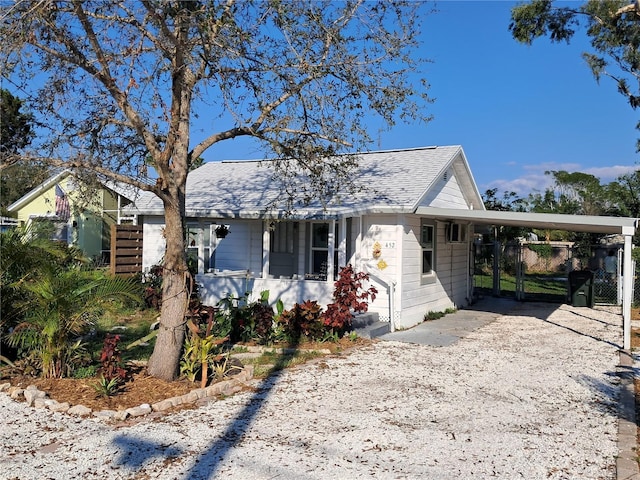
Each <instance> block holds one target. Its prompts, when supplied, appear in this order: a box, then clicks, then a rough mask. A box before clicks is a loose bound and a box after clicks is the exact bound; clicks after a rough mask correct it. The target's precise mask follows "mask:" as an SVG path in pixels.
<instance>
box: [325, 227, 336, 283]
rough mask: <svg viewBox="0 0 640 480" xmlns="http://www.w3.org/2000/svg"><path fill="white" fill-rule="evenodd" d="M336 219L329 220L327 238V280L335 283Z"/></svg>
mask: <svg viewBox="0 0 640 480" xmlns="http://www.w3.org/2000/svg"><path fill="white" fill-rule="evenodd" d="M335 232H336V221H335V220H334V219H331V220H329V235H328V238H327V242H328V247H329V251H328V252H327V282H329V283H333V282H334V281H335V280H334V278H333V269H334V256H335V251H336V235H335Z"/></svg>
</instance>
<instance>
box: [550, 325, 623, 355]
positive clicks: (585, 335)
mask: <svg viewBox="0 0 640 480" xmlns="http://www.w3.org/2000/svg"><path fill="white" fill-rule="evenodd" d="M542 321H543V322H546V323H548V324H550V325H554V326H556V327H560V328H564V329H565V330H568V331H570V332H573V333H575V334H577V335H581V336H583V337H587V338H591V339H592V340H596V341H597V342H602V343H606V344H607V345H611V346H612V347H615V348H616V349H617V350H622V345H619V344H617V343H614V342H610V341H609V340H605V339H604V338H599V337H594V336H593V335H589V334H588V333H584V332H581V331H580V330H576V329H575V328H571V327H568V326H566V325H562V324H560V323H556V322H552V321H551V320H549V319H548V318H546V319H542Z"/></svg>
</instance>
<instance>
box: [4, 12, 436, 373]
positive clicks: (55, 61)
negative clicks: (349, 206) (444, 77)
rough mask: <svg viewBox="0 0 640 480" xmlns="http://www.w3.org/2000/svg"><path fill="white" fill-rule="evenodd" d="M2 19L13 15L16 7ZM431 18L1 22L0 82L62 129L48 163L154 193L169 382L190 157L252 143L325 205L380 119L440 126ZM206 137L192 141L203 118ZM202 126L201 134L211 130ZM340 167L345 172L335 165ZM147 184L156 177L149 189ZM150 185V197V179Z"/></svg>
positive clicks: (54, 17) (177, 333) (177, 330)
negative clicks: (426, 65)
mask: <svg viewBox="0 0 640 480" xmlns="http://www.w3.org/2000/svg"><path fill="white" fill-rule="evenodd" d="M5 5H6V4H5ZM424 7H425V5H424V4H423V3H421V2H413V1H400V0H397V1H395V0H392V1H387V0H384V1H375V2H374V1H366V0H343V1H335V0H325V1H320V0H241V1H235V0H224V1H221V0H217V1H216V0H210V1H167V0H162V1H160V0H139V1H134V0H122V1H116V0H110V1H105V0H101V1H82V0H66V1H65V0H59V1H44V2H28V1H18V2H15V3H13V4H11V5H9V6H4V7H2V8H1V9H0V14H1V17H2V23H1V25H0V46H1V48H0V57H1V60H0V72H2V75H5V76H7V77H8V78H10V79H11V81H12V82H13V83H14V84H15V85H17V86H18V87H19V88H20V89H21V91H24V92H28V93H29V97H28V98H29V103H30V107H31V110H32V111H33V112H34V114H36V115H38V116H40V117H41V119H42V120H46V122H44V121H43V123H46V125H48V126H49V127H50V128H51V131H50V134H49V135H46V136H43V138H42V140H43V141H42V142H41V143H40V144H39V145H38V147H39V149H38V155H39V156H40V157H45V158H48V159H50V160H49V161H50V162H51V163H52V164H54V165H58V166H64V167H67V168H73V169H76V170H77V171H78V172H79V173H80V174H84V173H86V172H87V171H90V172H97V173H99V174H103V175H106V176H108V177H110V178H113V179H115V180H120V181H124V182H127V183H130V184H133V185H136V186H138V187H139V188H142V189H143V190H148V191H151V192H153V193H154V194H156V195H157V196H158V197H159V198H160V199H161V200H162V202H163V204H164V210H165V230H164V232H165V237H166V244H167V248H166V253H165V256H164V265H163V268H164V274H163V278H164V282H163V299H164V301H163V303H162V311H161V319H160V325H161V326H160V331H159V334H158V338H157V340H156V346H155V350H154V352H153V355H152V356H151V358H150V361H149V367H148V368H149V372H150V373H151V374H152V375H155V376H157V377H160V378H165V379H173V378H175V375H176V372H177V366H178V362H179V355H180V349H181V346H182V341H183V335H184V328H183V324H184V313H185V309H186V305H187V295H188V292H187V288H186V286H185V279H186V276H187V275H188V270H187V265H186V258H185V243H184V233H185V231H184V227H185V226H184V219H185V196H186V194H187V192H186V178H187V173H188V171H189V167H190V165H191V163H192V162H193V161H194V159H198V158H199V157H201V156H202V155H203V154H204V152H205V151H206V150H207V149H209V148H210V147H212V146H213V145H216V144H217V143H219V142H222V141H225V140H232V139H236V138H239V137H251V138H253V139H254V140H255V142H256V144H258V145H261V146H262V147H264V151H265V154H266V155H270V156H273V157H275V158H280V159H282V160H283V161H281V162H278V163H277V164H278V165H279V167H280V171H279V176H280V177H281V178H287V175H288V173H290V170H289V167H290V166H291V165H292V163H291V162H288V161H285V159H294V160H295V162H293V164H294V165H295V170H296V171H300V170H303V171H304V173H305V174H306V175H307V176H308V178H309V181H308V182H307V184H308V185H311V186H314V187H319V188H320V189H322V190H323V191H325V192H326V191H327V189H330V188H332V187H335V186H336V183H335V182H334V181H333V180H334V179H335V178H344V177H345V175H347V173H348V171H349V167H351V166H353V163H354V162H353V158H352V157H350V156H339V157H337V156H335V154H337V153H341V152H346V151H356V150H359V149H363V148H366V146H367V145H369V144H370V140H371V139H370V137H369V134H368V123H369V121H370V118H371V117H372V116H376V117H378V118H381V119H382V123H384V124H386V125H393V124H394V122H396V121H397V120H400V119H401V120H412V121H420V120H424V121H427V120H429V116H428V115H427V114H426V113H425V108H424V107H425V106H426V104H427V103H429V102H430V99H429V98H428V97H427V95H426V88H427V84H426V82H425V81H424V79H421V78H417V77H416V76H415V75H416V72H418V71H419V67H420V65H421V63H422V60H421V59H420V58H419V56H418V55H417V52H418V43H417V35H418V33H419V32H420V25H419V23H420V20H421V19H422V18H423V17H424V13H426V12H423V9H424ZM196 117H199V121H200V126H199V128H206V129H207V132H206V134H205V135H203V136H202V137H199V138H197V139H196V138H195V136H192V131H193V128H194V119H195V118H196ZM202 126H205V127H202ZM330 159H333V160H330ZM145 177H146V178H145ZM149 179H153V180H154V181H153V183H151V184H150V183H149V182H148V181H147V180H149Z"/></svg>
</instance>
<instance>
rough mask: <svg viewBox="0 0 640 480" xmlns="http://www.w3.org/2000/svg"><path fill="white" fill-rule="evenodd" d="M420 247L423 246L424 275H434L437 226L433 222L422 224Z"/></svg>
mask: <svg viewBox="0 0 640 480" xmlns="http://www.w3.org/2000/svg"><path fill="white" fill-rule="evenodd" d="M420 247H421V248H422V275H423V276H427V275H432V274H433V273H434V271H435V268H436V267H435V259H436V255H435V227H434V226H433V225H432V224H427V223H424V222H423V223H422V224H421V225H420Z"/></svg>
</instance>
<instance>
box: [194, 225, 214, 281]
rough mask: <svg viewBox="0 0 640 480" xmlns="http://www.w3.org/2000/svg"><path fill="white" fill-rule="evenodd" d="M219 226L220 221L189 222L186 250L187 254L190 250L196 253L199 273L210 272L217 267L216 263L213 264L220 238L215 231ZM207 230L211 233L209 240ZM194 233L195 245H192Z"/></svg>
mask: <svg viewBox="0 0 640 480" xmlns="http://www.w3.org/2000/svg"><path fill="white" fill-rule="evenodd" d="M218 226H219V224H218V223H209V222H206V223H200V222H197V223H196V222H187V240H186V252H187V255H188V254H189V251H190V250H191V251H194V252H195V253H196V259H197V263H198V273H206V272H210V271H212V270H213V269H214V268H215V264H212V259H213V258H214V254H215V250H216V248H217V247H218V239H217V237H216V231H215V229H216V227H218ZM205 232H208V234H209V240H208V241H207V238H206V237H207V235H205ZM192 234H195V235H194V238H193V241H194V245H193V246H192V245H191V242H192Z"/></svg>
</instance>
